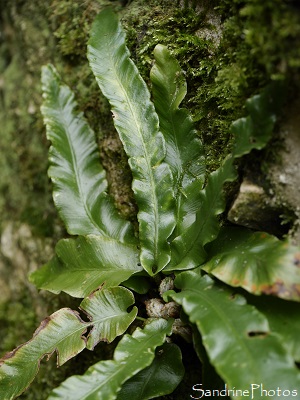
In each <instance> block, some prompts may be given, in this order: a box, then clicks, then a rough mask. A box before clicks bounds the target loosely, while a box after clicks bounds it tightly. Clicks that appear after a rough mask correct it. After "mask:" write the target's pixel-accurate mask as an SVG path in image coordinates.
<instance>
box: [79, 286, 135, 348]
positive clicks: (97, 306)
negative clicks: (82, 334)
mask: <svg viewBox="0 0 300 400" xmlns="http://www.w3.org/2000/svg"><path fill="white" fill-rule="evenodd" d="M133 304H134V297H133V294H132V293H131V292H130V290H128V289H126V288H124V287H119V286H117V287H111V288H109V289H101V290H97V291H96V292H94V293H92V294H91V295H90V296H89V297H87V298H86V299H84V300H83V301H82V302H81V304H80V309H81V310H83V311H84V312H85V313H86V314H87V315H88V317H89V319H90V321H91V322H92V325H93V326H92V329H91V331H90V332H89V334H88V336H87V346H86V347H87V348H88V349H89V350H93V349H94V347H95V346H96V345H97V344H98V343H99V342H101V341H104V342H108V343H110V342H112V341H113V340H114V339H115V338H116V337H117V336H120V335H122V334H123V333H124V332H125V331H126V329H127V328H128V326H129V325H130V324H131V323H132V322H133V321H134V319H135V317H136V315H137V308H136V307H133V308H132V310H131V311H130V312H127V310H128V308H129V307H130V306H132V305H133Z"/></svg>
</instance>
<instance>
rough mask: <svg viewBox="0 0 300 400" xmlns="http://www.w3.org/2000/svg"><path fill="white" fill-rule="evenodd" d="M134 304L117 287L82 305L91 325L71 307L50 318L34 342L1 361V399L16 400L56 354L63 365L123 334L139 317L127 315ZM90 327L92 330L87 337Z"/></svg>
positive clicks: (94, 296)
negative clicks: (100, 342)
mask: <svg viewBox="0 0 300 400" xmlns="http://www.w3.org/2000/svg"><path fill="white" fill-rule="evenodd" d="M133 302H134V298H133V295H132V293H131V292H130V291H129V290H128V289H125V288H121V287H115V288H110V289H104V290H102V291H97V292H95V293H93V294H92V295H91V296H90V297H89V298H87V299H85V300H84V301H83V302H82V303H81V309H82V310H83V311H84V312H85V313H86V314H88V316H89V319H90V320H91V322H84V321H83V320H82V319H81V318H80V316H79V314H78V312H76V311H73V310H71V309H69V308H62V309H61V310H59V311H57V312H55V313H54V314H52V315H50V317H48V318H46V319H45V320H44V321H43V322H42V323H41V325H40V327H39V328H38V329H37V330H36V331H35V333H34V335H33V337H32V339H31V340H29V341H28V342H27V343H25V344H23V345H21V346H19V347H18V348H17V349H15V350H14V351H12V352H11V353H8V354H7V355H6V356H4V357H3V358H2V359H0V398H1V400H11V399H14V398H15V397H16V396H18V395H19V394H21V393H22V392H23V391H24V390H25V389H26V388H27V387H28V386H29V384H30V383H31V382H32V380H33V379H34V377H35V376H36V374H37V372H38V370H39V364H40V361H41V359H42V358H43V357H44V356H46V355H48V357H50V356H51V354H52V353H53V352H54V351H56V352H57V364H58V365H62V364H64V363H65V362H66V361H68V360H69V359H70V358H72V357H74V356H76V355H77V354H78V353H80V352H81V351H82V350H83V349H84V348H85V347H86V346H87V348H89V349H93V348H94V346H95V345H96V344H97V343H98V342H99V341H100V340H104V341H107V342H111V341H112V340H113V339H114V338H115V337H116V336H119V335H121V334H123V333H124V332H125V331H126V329H127V328H128V326H129V325H130V324H131V323H132V321H133V320H134V319H135V317H136V314H137V309H136V307H134V308H133V309H132V310H131V311H130V313H128V312H127V309H128V307H130V306H131V305H132V304H133ZM88 327H93V329H92V330H91V331H90V333H89V334H88V336H87V337H85V336H83V335H84V333H85V332H86V330H87V328H88Z"/></svg>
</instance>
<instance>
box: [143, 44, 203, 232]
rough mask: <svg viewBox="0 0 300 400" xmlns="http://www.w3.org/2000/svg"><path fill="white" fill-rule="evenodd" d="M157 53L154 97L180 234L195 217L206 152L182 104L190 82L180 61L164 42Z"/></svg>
mask: <svg viewBox="0 0 300 400" xmlns="http://www.w3.org/2000/svg"><path fill="white" fill-rule="evenodd" d="M154 57H155V64H154V66H153V67H152V69H151V74H150V78H151V82H152V93H153V101H154V105H155V109H156V112H157V114H158V117H159V123H160V129H161V132H162V133H163V135H164V138H165V141H166V158H165V161H166V162H167V163H168V164H169V165H170V167H171V170H172V174H173V180H174V183H173V184H174V189H175V197H176V220H177V225H176V229H175V232H174V233H173V235H174V234H175V235H176V236H179V235H180V234H181V233H182V231H183V230H185V229H187V228H188V227H189V226H190V225H191V224H192V223H193V222H194V221H195V218H196V216H195V214H196V211H197V209H198V207H199V203H200V199H199V193H200V190H201V189H202V188H203V185H204V180H205V156H204V150H203V145H202V143H201V140H200V138H199V136H198V135H197V132H196V130H195V128H194V124H193V120H192V117H191V115H190V113H189V112H188V110H187V109H184V108H179V106H180V104H181V102H182V100H183V99H184V97H185V95H186V91H187V85H186V80H185V77H184V74H183V71H182V70H181V68H180V65H179V63H178V61H177V60H176V59H175V58H174V57H173V56H172V55H171V53H170V52H169V51H168V49H167V47H165V46H162V45H157V46H156V47H155V49H154Z"/></svg>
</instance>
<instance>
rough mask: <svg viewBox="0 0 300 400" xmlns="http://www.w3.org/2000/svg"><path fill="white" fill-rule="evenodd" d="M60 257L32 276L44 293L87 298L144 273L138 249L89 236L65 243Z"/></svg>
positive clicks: (58, 251)
mask: <svg viewBox="0 0 300 400" xmlns="http://www.w3.org/2000/svg"><path fill="white" fill-rule="evenodd" d="M55 251H56V257H54V258H53V259H52V260H51V261H50V262H49V263H47V264H46V265H44V266H43V267H42V268H40V269H38V270H37V271H35V272H34V273H33V274H31V276H30V280H31V282H33V283H34V284H35V285H36V286H37V287H38V288H40V289H47V290H49V291H52V292H54V293H59V292H60V291H64V292H66V293H68V294H70V295H71V296H74V297H85V296H87V295H89V294H90V293H91V292H92V291H93V290H96V289H97V288H98V287H100V286H101V285H105V286H106V287H109V286H116V285H119V284H120V283H121V282H123V281H125V280H127V279H128V278H129V277H130V276H131V275H133V274H134V273H136V272H138V271H141V270H142V267H141V266H140V265H139V258H138V252H137V247H136V245H135V244H132V245H129V244H125V243H120V242H117V241H115V240H113V239H110V238H106V237H102V236H95V235H88V236H79V237H78V238H77V239H63V240H60V241H59V242H58V244H57V245H56V248H55Z"/></svg>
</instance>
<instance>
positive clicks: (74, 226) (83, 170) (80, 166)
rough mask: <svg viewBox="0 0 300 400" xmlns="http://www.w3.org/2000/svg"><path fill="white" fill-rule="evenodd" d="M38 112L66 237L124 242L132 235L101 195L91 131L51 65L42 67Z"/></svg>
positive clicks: (101, 176)
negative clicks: (99, 237)
mask: <svg viewBox="0 0 300 400" xmlns="http://www.w3.org/2000/svg"><path fill="white" fill-rule="evenodd" d="M42 88H43V97H44V102H43V106H42V108H41V110H42V113H43V117H44V122H45V124H46V127H47V138H48V139H49V140H50V141H51V144H52V146H51V148H50V150H49V161H50V168H49V171H48V174H49V176H50V178H51V180H52V182H53V185H54V190H53V198H54V203H55V205H56V207H57V209H58V212H59V215H60V217H61V218H62V220H63V221H64V223H65V226H66V228H67V230H68V232H69V233H70V234H73V235H77V234H79V235H87V234H98V235H99V234H101V235H104V236H109V237H114V238H115V239H116V240H120V241H124V237H125V236H126V235H128V234H130V233H131V226H130V224H129V222H127V221H125V220H123V219H122V218H121V217H120V216H119V215H118V213H117V211H116V210H115V207H114V205H113V204H112V202H111V200H110V198H109V197H108V196H107V194H106V193H105V190H106V188H107V182H106V179H105V172H104V170H103V168H102V167H101V165H100V161H99V154H98V148H97V145H96V142H95V136H94V132H93V131H92V130H91V128H90V127H89V125H88V124H87V122H86V121H85V119H84V118H83V114H82V113H79V112H76V107H77V104H76V102H75V100H74V94H73V93H72V91H71V90H70V89H69V88H68V87H67V86H66V85H63V84H62V83H61V79H60V77H59V75H58V73H57V72H56V70H55V69H54V67H52V66H51V65H48V66H46V67H43V70H42Z"/></svg>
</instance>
